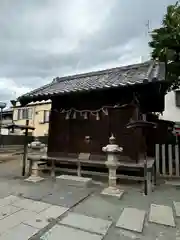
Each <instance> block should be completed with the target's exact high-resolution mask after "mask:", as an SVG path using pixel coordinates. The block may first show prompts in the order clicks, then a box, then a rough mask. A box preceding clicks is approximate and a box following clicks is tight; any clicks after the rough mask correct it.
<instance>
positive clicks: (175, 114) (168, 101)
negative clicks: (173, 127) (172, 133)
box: [160, 89, 180, 122]
mask: <svg viewBox="0 0 180 240" xmlns="http://www.w3.org/2000/svg"><path fill="white" fill-rule="evenodd" d="M160 119H163V120H168V121H173V122H180V89H179V90H176V91H171V92H169V93H167V94H166V96H165V110H164V112H163V115H162V116H160Z"/></svg>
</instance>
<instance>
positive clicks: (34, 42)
mask: <svg viewBox="0 0 180 240" xmlns="http://www.w3.org/2000/svg"><path fill="white" fill-rule="evenodd" d="M175 2H176V0H0V101H9V100H10V99H14V98H16V97H18V96H19V95H21V94H23V93H25V92H27V91H29V90H31V89H33V88H36V87H39V86H41V85H43V84H46V83H48V82H50V81H52V78H53V77H56V76H64V75H67V74H74V73H80V72H85V71H92V70H98V69H103V68H108V67H116V66H120V65H126V64H131V63H136V62H140V61H145V60H147V59H148V57H149V52H150V49H149V48H148V44H147V42H148V39H149V37H148V34H147V32H148V30H147V27H146V24H147V22H148V21H149V23H150V24H149V25H150V30H151V29H153V28H155V27H159V26H160V24H161V20H162V17H163V14H164V13H165V11H166V7H167V5H168V4H172V3H175Z"/></svg>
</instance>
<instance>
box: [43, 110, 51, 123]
mask: <svg viewBox="0 0 180 240" xmlns="http://www.w3.org/2000/svg"><path fill="white" fill-rule="evenodd" d="M49 114H50V112H49V111H48V110H45V111H44V123H48V122H49Z"/></svg>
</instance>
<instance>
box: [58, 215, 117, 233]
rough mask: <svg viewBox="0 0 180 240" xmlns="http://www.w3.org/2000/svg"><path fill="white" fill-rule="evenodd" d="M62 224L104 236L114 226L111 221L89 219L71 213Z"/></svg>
mask: <svg viewBox="0 0 180 240" xmlns="http://www.w3.org/2000/svg"><path fill="white" fill-rule="evenodd" d="M60 223H61V224H64V225H68V226H71V227H74V228H79V229H82V230H86V231H89V232H92V233H97V234H102V235H105V234H106V232H107V231H108V229H109V227H110V226H111V224H112V222H111V221H107V220H103V219H100V218H93V217H88V216H85V215H81V214H77V213H69V214H68V215H67V216H66V217H65V218H63V219H62V220H61V221H60Z"/></svg>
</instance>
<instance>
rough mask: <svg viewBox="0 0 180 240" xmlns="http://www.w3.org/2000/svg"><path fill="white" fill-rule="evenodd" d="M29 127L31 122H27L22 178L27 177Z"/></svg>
mask: <svg viewBox="0 0 180 240" xmlns="http://www.w3.org/2000/svg"><path fill="white" fill-rule="evenodd" d="M28 125H29V120H26V126H27V128H26V129H25V139H24V154H23V165H22V176H25V172H26V161H27V146H28V142H27V136H28Z"/></svg>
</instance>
